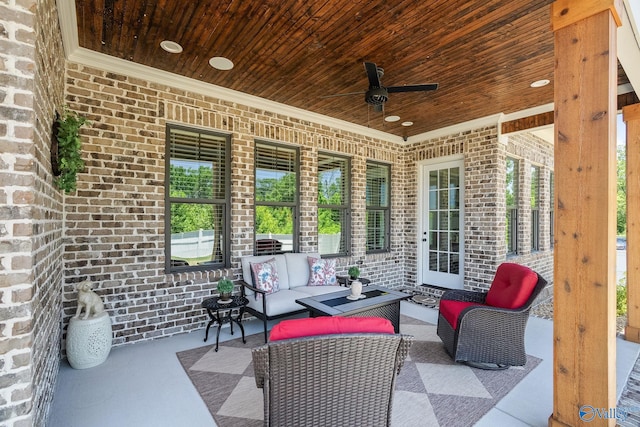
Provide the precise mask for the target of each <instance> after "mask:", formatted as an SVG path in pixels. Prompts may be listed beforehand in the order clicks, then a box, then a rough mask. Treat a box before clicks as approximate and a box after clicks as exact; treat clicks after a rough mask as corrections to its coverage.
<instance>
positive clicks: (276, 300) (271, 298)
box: [247, 286, 324, 316]
mask: <svg viewBox="0 0 640 427" xmlns="http://www.w3.org/2000/svg"><path fill="white" fill-rule="evenodd" d="M318 287H319V288H322V287H324V286H318ZM308 296H309V295H307V294H305V293H303V292H298V291H294V290H291V289H282V290H279V291H278V292H274V293H272V294H268V295H266V296H265V298H266V299H267V316H277V315H279V314H284V313H290V312H292V311H298V310H302V309H304V307H303V306H301V305H300V304H298V303H297V302H296V300H297V299H300V298H305V297H308ZM247 299H248V300H249V304H247V305H248V306H249V307H251V308H253V309H254V310H256V311H259V312H260V313H262V300H261V299H260V298H258V299H256V298H255V297H254V296H253V295H251V296H249V297H247Z"/></svg>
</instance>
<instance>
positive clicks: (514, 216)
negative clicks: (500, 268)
mask: <svg viewBox="0 0 640 427" xmlns="http://www.w3.org/2000/svg"><path fill="white" fill-rule="evenodd" d="M509 161H512V162H513V196H514V204H513V205H509V204H508V200H507V191H508V189H509V188H508V187H509V182H508V180H507V178H508V170H509V167H508V164H507V163H508V162H509ZM519 176H520V161H519V160H518V159H516V158H514V157H510V156H507V158H506V161H505V206H506V216H505V219H506V220H507V224H506V230H505V232H506V236H505V238H506V249H507V256H514V255H517V254H518V232H519V227H518V214H519V209H518V205H519V203H520V191H519V188H520V185H519V179H518V178H519Z"/></svg>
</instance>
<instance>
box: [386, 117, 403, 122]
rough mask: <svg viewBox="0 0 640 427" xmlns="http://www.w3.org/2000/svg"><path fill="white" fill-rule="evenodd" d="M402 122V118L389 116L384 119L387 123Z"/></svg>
mask: <svg viewBox="0 0 640 427" xmlns="http://www.w3.org/2000/svg"><path fill="white" fill-rule="evenodd" d="M398 120H400V116H387V117H385V118H384V121H385V122H397V121H398Z"/></svg>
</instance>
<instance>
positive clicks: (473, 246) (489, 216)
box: [403, 127, 553, 290]
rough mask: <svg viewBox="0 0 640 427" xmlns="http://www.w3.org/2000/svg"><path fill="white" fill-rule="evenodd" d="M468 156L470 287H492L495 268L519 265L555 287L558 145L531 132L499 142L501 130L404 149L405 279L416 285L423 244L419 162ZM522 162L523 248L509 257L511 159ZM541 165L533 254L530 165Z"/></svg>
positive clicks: (454, 136) (467, 258) (467, 267)
mask: <svg viewBox="0 0 640 427" xmlns="http://www.w3.org/2000/svg"><path fill="white" fill-rule="evenodd" d="M460 155H462V157H463V158H464V174H465V197H464V207H465V240H464V250H465V275H464V286H465V288H466V289H472V290H482V289H488V288H489V286H490V285H491V281H492V280H493V276H494V274H495V270H496V267H497V266H498V265H499V264H501V263H502V262H505V261H509V262H516V263H520V264H524V265H528V266H529V267H531V268H533V269H534V270H536V271H537V272H538V273H540V274H541V275H542V276H543V277H544V278H545V279H547V281H549V282H550V283H551V282H552V280H553V252H552V248H551V243H550V230H549V197H550V194H549V173H550V172H551V171H552V170H553V146H552V145H551V144H549V143H547V142H545V141H544V140H542V139H540V138H538V137H536V136H534V135H532V134H530V133H521V134H515V135H510V136H509V137H508V138H507V143H506V144H505V143H502V142H500V141H499V140H498V135H497V128H496V127H487V128H480V129H475V130H472V131H465V132H460V133H455V134H452V135H447V136H444V137H440V138H435V139H432V140H428V141H423V142H418V143H413V144H411V145H410V146H407V147H405V159H406V160H405V163H406V165H407V166H406V170H405V175H406V177H405V188H406V193H405V204H404V206H403V209H404V211H405V219H404V224H405V225H404V234H405V243H406V250H405V259H406V265H405V277H406V280H407V282H408V283H411V284H414V283H416V281H417V278H418V274H417V268H419V266H420V263H419V260H418V259H417V258H416V254H418V253H419V251H418V245H419V244H420V243H419V241H418V239H417V237H418V235H417V233H418V230H419V227H420V223H419V218H418V217H417V211H418V197H419V195H418V192H419V183H418V179H419V173H418V167H419V164H420V162H424V161H426V160H436V161H437V160H443V161H445V160H448V159H450V158H452V157H451V156H458V157H459V156H460ZM507 156H510V157H515V158H518V159H520V162H519V163H520V168H519V171H520V173H519V184H520V191H521V197H520V216H519V236H518V238H519V242H520V243H519V247H518V254H517V255H516V256H510V257H507V254H506V235H505V227H506V199H505V188H506V178H505V176H506V165H505V163H506V157H507ZM532 164H536V165H537V166H540V171H541V188H540V198H541V200H540V203H541V206H540V236H541V238H540V250H539V251H535V252H532V251H531V247H530V239H531V233H530V230H531V207H530V204H529V201H530V199H529V195H530V192H529V191H530V190H529V185H530V182H531V179H530V175H531V172H530V170H531V165H532Z"/></svg>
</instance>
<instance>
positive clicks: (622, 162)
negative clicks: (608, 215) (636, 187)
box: [616, 146, 627, 235]
mask: <svg viewBox="0 0 640 427" xmlns="http://www.w3.org/2000/svg"><path fill="white" fill-rule="evenodd" d="M617 159H618V168H617V171H618V176H617V181H618V182H617V196H616V199H617V202H618V211H617V218H616V229H617V230H616V232H617V233H618V235H622V234H626V232H627V178H626V175H627V153H626V150H625V147H624V146H618V152H617Z"/></svg>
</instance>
